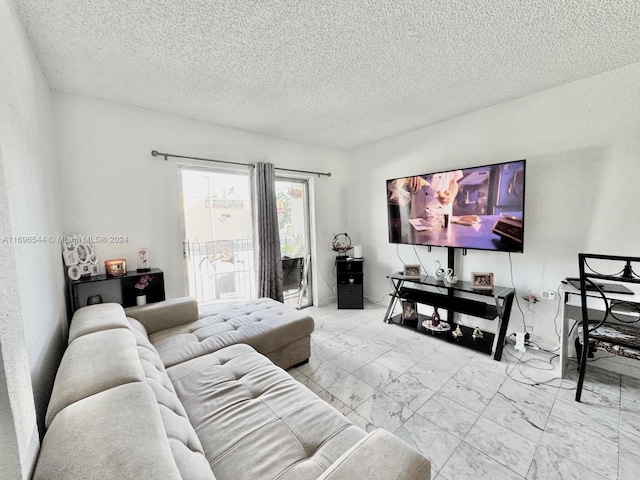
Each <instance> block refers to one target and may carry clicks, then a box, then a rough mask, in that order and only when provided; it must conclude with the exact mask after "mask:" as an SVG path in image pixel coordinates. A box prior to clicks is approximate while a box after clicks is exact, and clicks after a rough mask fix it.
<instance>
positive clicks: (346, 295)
mask: <svg viewBox="0 0 640 480" xmlns="http://www.w3.org/2000/svg"><path fill="white" fill-rule="evenodd" d="M363 267H364V260H363V259H362V258H347V257H337V258H336V270H337V271H336V277H337V285H336V293H337V295H338V308H359V309H362V308H364V294H363V290H362V289H363V277H364V269H363Z"/></svg>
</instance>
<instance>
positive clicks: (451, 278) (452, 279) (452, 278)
mask: <svg viewBox="0 0 640 480" xmlns="http://www.w3.org/2000/svg"><path fill="white" fill-rule="evenodd" d="M444 283H445V284H446V285H449V286H452V285H455V284H456V283H458V277H457V276H456V275H454V274H453V268H449V269H447V274H446V275H445V277H444Z"/></svg>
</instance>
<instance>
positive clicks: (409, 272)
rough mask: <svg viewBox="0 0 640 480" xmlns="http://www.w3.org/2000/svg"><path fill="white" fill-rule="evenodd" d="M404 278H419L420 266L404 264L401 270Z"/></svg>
mask: <svg viewBox="0 0 640 480" xmlns="http://www.w3.org/2000/svg"><path fill="white" fill-rule="evenodd" d="M402 274H403V275H404V276H405V278H420V277H421V276H422V266H421V265H414V264H408V263H407V264H405V265H404V268H403V270H402Z"/></svg>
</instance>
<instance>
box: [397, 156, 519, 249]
mask: <svg viewBox="0 0 640 480" xmlns="http://www.w3.org/2000/svg"><path fill="white" fill-rule="evenodd" d="M525 167H526V160H516V161H512V162H505V163H496V164H493V165H484V166H481V167H470V168H463V169H458V170H448V171H443V172H434V173H426V174H424V175H416V176H412V177H402V178H394V179H391V180H387V211H388V218H389V242H391V243H400V244H408V245H428V246H437V247H455V248H462V249H478V250H494V251H504V252H522V251H523V241H524V190H525V170H526V168H525Z"/></svg>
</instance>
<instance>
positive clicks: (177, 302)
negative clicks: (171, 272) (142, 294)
mask: <svg viewBox="0 0 640 480" xmlns="http://www.w3.org/2000/svg"><path fill="white" fill-rule="evenodd" d="M124 311H125V313H126V315H127V317H131V318H135V319H136V320H138V321H139V322H140V323H142V325H144V327H145V328H146V329H147V333H148V334H149V335H151V334H152V333H156V332H159V331H161V330H166V329H167V328H171V327H177V326H179V325H184V324H185V323H189V322H195V321H196V320H198V302H197V301H196V300H195V299H194V298H191V297H180V298H172V299H171V300H164V301H162V302H157V303H149V304H147V305H141V306H139V307H127V308H125V309H124Z"/></svg>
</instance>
